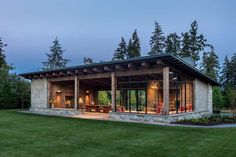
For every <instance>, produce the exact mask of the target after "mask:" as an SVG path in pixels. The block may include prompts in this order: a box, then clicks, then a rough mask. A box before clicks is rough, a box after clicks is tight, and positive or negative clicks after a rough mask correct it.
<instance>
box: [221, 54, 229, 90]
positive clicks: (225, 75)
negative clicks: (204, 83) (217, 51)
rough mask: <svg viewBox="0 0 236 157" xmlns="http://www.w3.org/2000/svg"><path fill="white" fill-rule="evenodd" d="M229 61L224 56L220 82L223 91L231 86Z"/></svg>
mask: <svg viewBox="0 0 236 157" xmlns="http://www.w3.org/2000/svg"><path fill="white" fill-rule="evenodd" d="M231 69H232V67H231V61H230V60H229V59H228V57H227V56H226V57H225V59H224V63H223V66H222V70H221V77H220V82H221V84H222V88H223V90H224V91H225V90H226V88H227V87H229V86H231V84H232V80H231V75H232V74H231V71H232V70H231Z"/></svg>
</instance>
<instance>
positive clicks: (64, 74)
mask: <svg viewBox="0 0 236 157" xmlns="http://www.w3.org/2000/svg"><path fill="white" fill-rule="evenodd" d="M22 76H24V77H25V78H28V79H31V80H32V91H31V93H32V107H31V109H32V110H34V109H37V110H41V109H42V110H43V109H52V110H67V111H68V109H69V110H70V112H72V111H71V110H75V111H79V112H78V114H83V113H85V112H94V113H106V114H107V113H110V116H111V117H113V118H117V117H118V118H120V117H122V116H123V117H131V118H132V117H135V116H137V115H176V114H180V113H196V114H197V116H198V115H199V116H202V114H207V113H208V112H209V110H212V109H210V108H209V107H210V106H209V105H211V100H210V99H211V87H212V86H211V84H213V85H218V84H217V82H215V81H214V80H212V79H211V78H209V77H207V76H206V75H204V74H202V73H201V72H199V71H198V70H196V69H195V68H194V67H193V66H191V65H190V64H189V63H187V62H185V61H184V60H182V59H180V58H177V57H175V56H173V55H169V54H165V55H157V56H148V57H138V58H131V59H126V60H120V61H111V62H102V63H93V64H87V65H81V66H75V67H68V68H63V69H58V70H49V71H40V72H34V73H26V74H22ZM205 82H208V83H205ZM39 86H40V87H39ZM37 88H42V89H41V91H40V90H35V89H37ZM199 92H202V96H203V97H201V93H199ZM36 95H37V96H38V97H39V98H40V100H39V99H38V98H37V97H35V96H36ZM204 96H205V98H204ZM102 98H103V99H104V98H105V99H106V101H102ZM201 99H202V100H201ZM42 103H43V104H42ZM204 103H205V104H204ZM199 111H201V112H199ZM210 112H211V111H210ZM199 113H200V114H199ZM121 115H122V116H121ZM127 115H128V116H127ZM141 117H142V116H141ZM146 117H148V116H146ZM158 117H159V116H158ZM164 117H166V116H164Z"/></svg>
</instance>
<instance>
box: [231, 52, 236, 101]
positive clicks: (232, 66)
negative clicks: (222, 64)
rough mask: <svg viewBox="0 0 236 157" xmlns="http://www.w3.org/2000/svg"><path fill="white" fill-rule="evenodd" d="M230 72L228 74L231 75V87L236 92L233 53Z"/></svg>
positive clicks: (235, 67)
mask: <svg viewBox="0 0 236 157" xmlns="http://www.w3.org/2000/svg"><path fill="white" fill-rule="evenodd" d="M230 71H231V72H230V73H231V80H232V86H233V88H234V89H235V90H236V53H234V54H233V56H232V57H231V62H230ZM235 105H236V104H235Z"/></svg>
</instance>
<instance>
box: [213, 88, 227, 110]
mask: <svg viewBox="0 0 236 157" xmlns="http://www.w3.org/2000/svg"><path fill="white" fill-rule="evenodd" d="M212 95H213V96H212V97H213V100H212V103H213V107H214V108H216V109H220V108H222V107H225V105H224V104H225V102H224V96H223V94H222V91H221V89H220V87H213V89H212Z"/></svg>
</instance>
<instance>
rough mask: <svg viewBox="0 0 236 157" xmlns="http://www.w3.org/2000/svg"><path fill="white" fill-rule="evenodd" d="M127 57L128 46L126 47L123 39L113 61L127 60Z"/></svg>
mask: <svg viewBox="0 0 236 157" xmlns="http://www.w3.org/2000/svg"><path fill="white" fill-rule="evenodd" d="M126 55H127V45H126V42H125V39H124V38H123V37H121V42H120V43H119V46H118V48H117V49H116V50H115V53H114V54H113V58H112V60H122V59H125V58H126Z"/></svg>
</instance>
